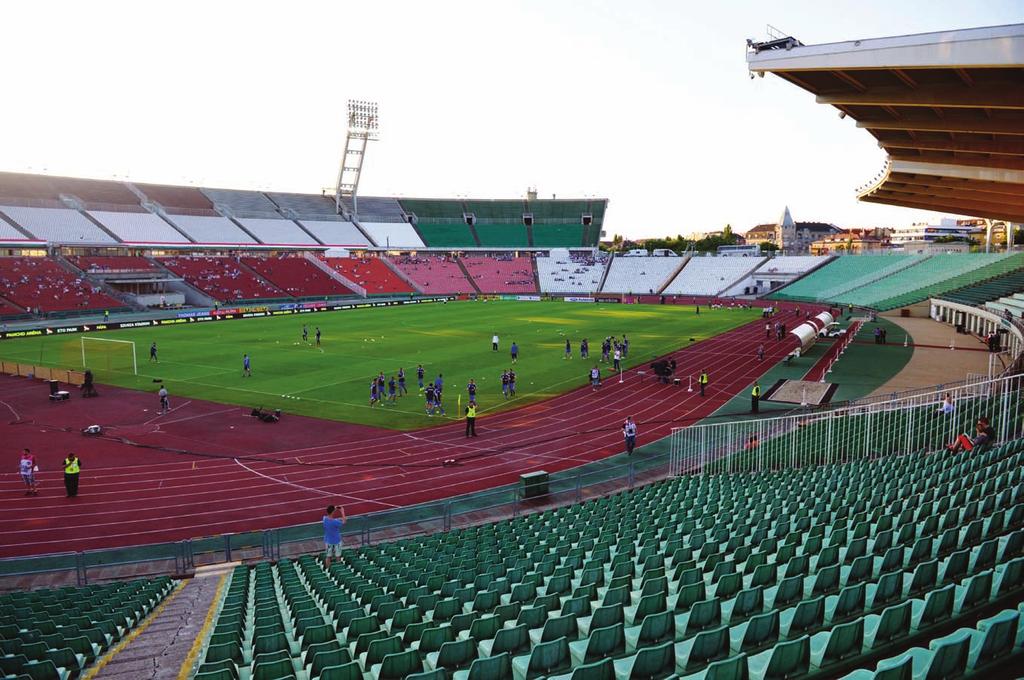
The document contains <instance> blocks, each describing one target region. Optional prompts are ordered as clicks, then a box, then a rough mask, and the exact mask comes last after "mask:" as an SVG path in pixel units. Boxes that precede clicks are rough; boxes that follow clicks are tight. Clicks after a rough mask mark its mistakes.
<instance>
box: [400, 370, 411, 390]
mask: <svg viewBox="0 0 1024 680" xmlns="http://www.w3.org/2000/svg"><path fill="white" fill-rule="evenodd" d="M398 393H399V394H409V390H407V389H405V369H404V368H400V369H398Z"/></svg>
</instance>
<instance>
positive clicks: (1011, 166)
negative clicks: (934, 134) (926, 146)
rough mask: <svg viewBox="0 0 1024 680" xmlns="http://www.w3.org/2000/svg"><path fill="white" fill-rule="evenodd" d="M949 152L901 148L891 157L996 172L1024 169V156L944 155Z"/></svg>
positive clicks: (897, 159)
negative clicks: (982, 156) (915, 151)
mask: <svg viewBox="0 0 1024 680" xmlns="http://www.w3.org/2000/svg"><path fill="white" fill-rule="evenodd" d="M946 153H949V152H948V151H947V152H940V151H919V152H918V153H916V154H915V153H906V152H905V151H903V150H901V149H897V150H896V151H895V152H891V153H890V154H889V157H890V158H891V159H892V160H894V161H907V162H911V163H913V162H917V163H929V164H932V163H941V164H943V165H952V166H957V165H961V166H962V165H966V166H970V167H972V168H990V169H992V170H994V171H996V172H998V171H999V170H1022V171H1024V158H1021V159H1019V158H1016V157H1014V156H992V157H986V158H964V157H960V156H958V157H956V158H954V157H952V156H947V155H944V154H946Z"/></svg>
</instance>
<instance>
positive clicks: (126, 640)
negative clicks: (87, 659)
mask: <svg viewBox="0 0 1024 680" xmlns="http://www.w3.org/2000/svg"><path fill="white" fill-rule="evenodd" d="M185 583H186V581H182V582H180V583H179V584H178V585H177V587H176V588H175V589H174V592H172V593H171V594H170V595H168V596H167V597H165V598H164V601H163V602H161V603H160V604H159V605H158V606H157V608H156V609H154V610H153V611H151V612H150V613H149V616H147V617H146V620H145V621H143V622H142V623H140V624H139V625H138V626H136V627H135V629H134V630H132V632H130V633H128V635H126V636H125V637H123V638H122V639H121V641H120V642H118V643H117V644H116V645H115V646H114V648H113V649H111V650H110V651H109V652H107V653H106V654H104V655H103V657H102V658H100V660H99V661H97V662H96V665H95V666H92V667H91V668H89V669H88V670H87V671H86V672H85V673H83V674H82V675H81V677H80V680H92V679H93V678H94V677H96V674H97V673H99V672H100V671H101V670H103V667H104V666H106V665H107V664H108V663H110V662H111V660H113V658H114V657H115V656H117V655H118V654H120V653H121V652H122V651H123V650H124V648H125V647H127V646H128V645H129V644H130V643H131V641H132V640H134V639H135V638H137V637H139V636H140V635H142V633H143V632H144V631H145V630H146V629H147V628H149V624H151V623H153V621H155V620H156V617H158V616H160V612H162V611H163V610H164V607H166V606H167V605H168V604H169V603H170V601H171V600H173V599H174V598H175V597H177V596H178V593H180V592H181V590H182V588H184V587H185Z"/></svg>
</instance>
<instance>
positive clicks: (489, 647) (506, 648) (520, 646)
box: [478, 623, 530, 657]
mask: <svg viewBox="0 0 1024 680" xmlns="http://www.w3.org/2000/svg"><path fill="white" fill-rule="evenodd" d="M478 649H479V650H480V656H494V655H497V654H502V653H503V652H508V653H509V654H511V655H512V656H513V657H515V656H516V655H517V654H519V653H520V652H523V651H527V650H529V649H530V634H529V629H528V628H527V627H526V624H525V623H522V624H519V625H517V626H513V627H511V628H503V629H501V630H499V631H498V633H497V634H496V635H495V636H494V639H493V640H484V641H483V642H481V643H480V644H479V645H478Z"/></svg>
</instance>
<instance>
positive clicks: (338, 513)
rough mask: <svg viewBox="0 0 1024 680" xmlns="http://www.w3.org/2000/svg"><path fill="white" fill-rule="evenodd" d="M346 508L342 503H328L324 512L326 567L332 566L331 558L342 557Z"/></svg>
mask: <svg viewBox="0 0 1024 680" xmlns="http://www.w3.org/2000/svg"><path fill="white" fill-rule="evenodd" d="M346 519H347V517H345V508H344V507H343V506H341V505H328V506H327V512H326V513H325V514H324V519H323V525H324V567H326V568H330V566H331V558H332V557H337V558H339V559H340V558H341V527H342V526H344V524H345V520H346Z"/></svg>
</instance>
